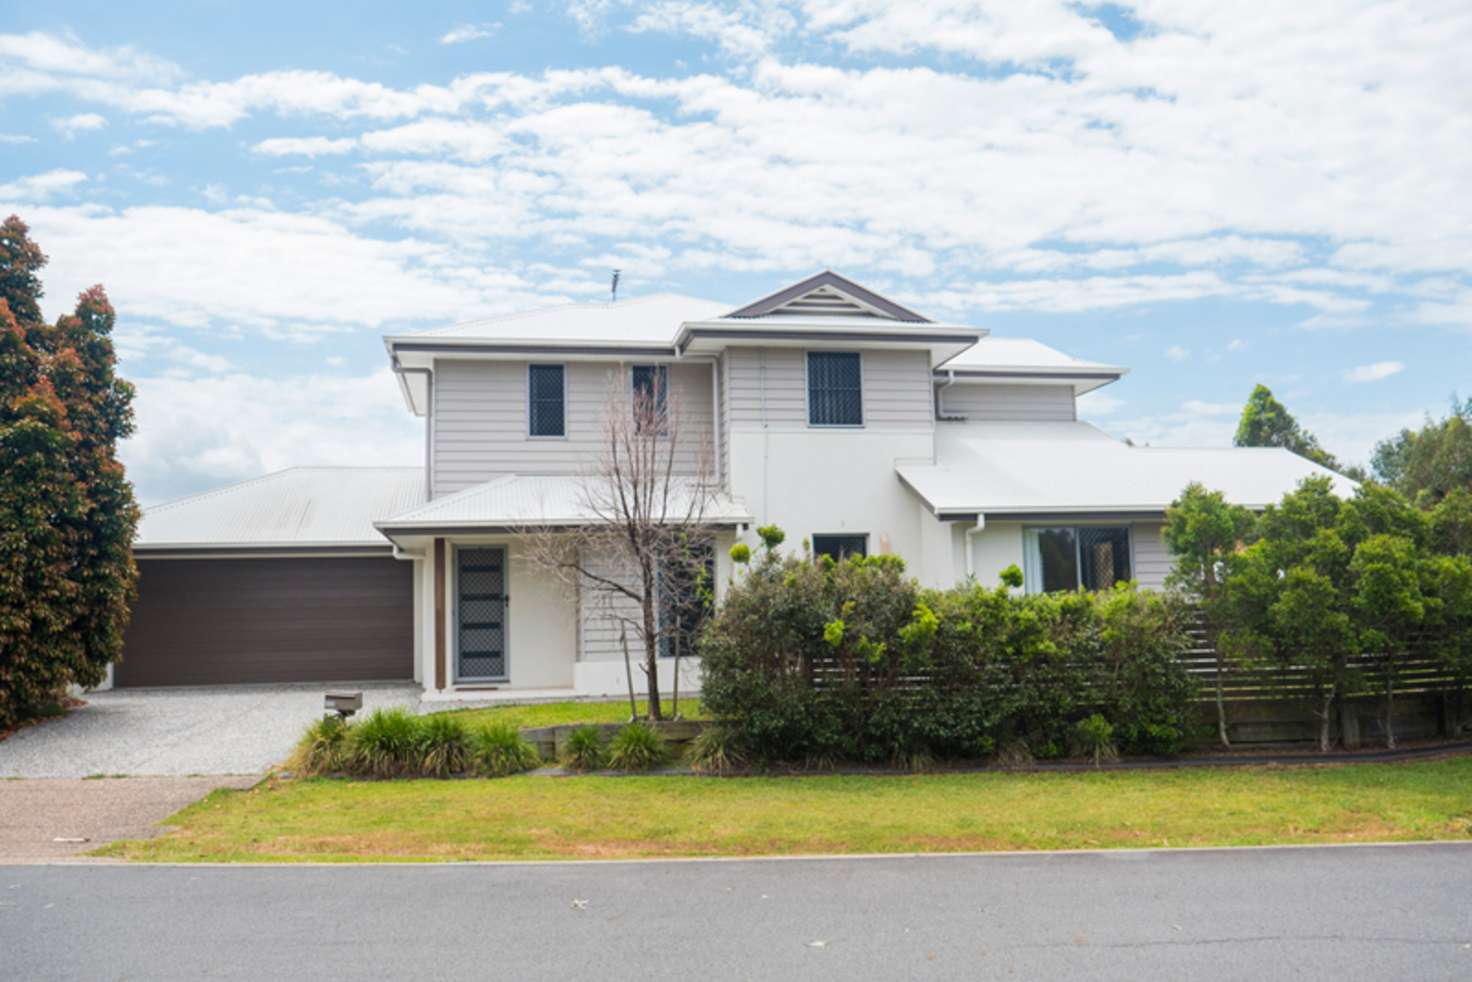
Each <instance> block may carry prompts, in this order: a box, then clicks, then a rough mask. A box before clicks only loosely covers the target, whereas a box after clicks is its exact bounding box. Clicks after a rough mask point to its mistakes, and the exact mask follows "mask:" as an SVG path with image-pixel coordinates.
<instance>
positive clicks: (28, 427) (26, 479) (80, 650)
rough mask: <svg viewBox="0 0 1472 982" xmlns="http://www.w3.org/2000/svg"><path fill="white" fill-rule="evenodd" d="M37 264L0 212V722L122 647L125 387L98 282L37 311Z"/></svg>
mask: <svg viewBox="0 0 1472 982" xmlns="http://www.w3.org/2000/svg"><path fill="white" fill-rule="evenodd" d="M45 263H46V257H45V255H44V254H43V253H42V252H41V249H40V248H39V247H38V246H37V245H36V243H34V242H32V241H31V239H30V235H29V230H28V229H27V227H26V225H25V223H24V222H22V221H21V220H20V219H19V218H17V217H15V216H11V217H10V218H8V219H6V221H5V222H4V224H3V225H0V725H7V724H10V723H13V722H15V721H16V720H17V719H20V718H23V717H24V716H26V715H28V714H29V713H31V712H33V711H34V710H35V709H36V708H37V707H38V706H39V705H41V704H43V703H45V702H47V701H49V700H52V699H54V698H55V697H56V696H57V695H58V694H59V693H60V692H61V691H62V690H63V689H65V687H66V686H67V685H69V684H77V685H82V686H88V685H96V684H97V683H98V682H100V681H102V679H103V677H104V674H105V672H106V669H107V665H108V664H109V663H110V662H112V661H114V660H115V659H116V658H117V657H118V656H119V655H120V654H121V652H122V641H123V629H124V628H125V627H126V625H127V621H128V604H129V602H130V601H131V600H132V598H133V596H134V592H135V588H136V580H137V569H136V567H135V566H134V564H133V559H132V554H131V551H130V549H131V545H132V541H133V534H134V531H135V529H136V527H137V523H138V507H137V505H136V504H135V502H134V500H133V490H132V487H131V486H130V485H129V483H128V481H127V478H126V475H125V474H124V472H123V467H122V464H121V463H119V462H118V459H117V453H116V451H117V442H118V441H119V440H120V439H122V438H124V437H126V436H127V435H128V434H129V433H131V432H132V399H133V389H132V386H130V385H129V384H128V383H127V382H125V381H123V380H122V379H119V378H118V377H117V375H116V374H115V370H114V368H115V362H116V359H115V357H114V354H113V348H112V341H111V338H110V335H111V333H112V329H113V323H114V320H115V315H114V313H113V309H112V305H111V304H109V303H108V300H107V296H106V294H105V293H104V292H103V290H102V288H101V287H93V288H91V289H90V290H87V291H85V292H84V293H82V295H81V296H80V297H79V298H78V301H77V305H76V309H75V311H74V312H73V313H71V314H68V315H66V316H64V317H62V318H61V319H60V320H58V321H57V322H56V323H55V324H47V323H45V322H44V321H43V320H42V319H41V309H40V302H39V301H40V298H41V296H42V292H41V283H40V278H39V272H40V270H41V268H42V267H43V266H44V265H45Z"/></svg>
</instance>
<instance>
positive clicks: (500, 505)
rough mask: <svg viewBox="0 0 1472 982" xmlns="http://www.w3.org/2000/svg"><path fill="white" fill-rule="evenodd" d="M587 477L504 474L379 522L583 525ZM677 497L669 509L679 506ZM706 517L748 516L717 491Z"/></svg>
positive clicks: (412, 527) (390, 525)
mask: <svg viewBox="0 0 1472 982" xmlns="http://www.w3.org/2000/svg"><path fill="white" fill-rule="evenodd" d="M584 482H585V479H584V478H581V477H574V476H566V477H531V476H518V475H516V474H508V475H505V476H503V477H498V478H495V479H494V480H490V481H486V482H485V483H483V484H477V485H475V486H473V487H469V488H466V489H465V490H463V491H457V492H455V493H454V494H448V495H445V496H443V497H440V498H436V499H434V500H433V501H431V502H429V503H428V504H424V505H421V506H419V507H413V508H409V509H407V510H405V511H403V512H401V513H399V514H396V515H393V516H392V517H389V518H385V519H383V520H382V521H379V522H378V523H377V525H378V528H380V529H382V530H383V532H384V533H385V534H388V535H393V534H396V533H401V532H402V533H409V532H414V531H420V532H428V531H433V530H436V529H452V528H453V529H462V528H473V527H477V526H484V527H487V528H497V529H503V528H528V527H536V526H549V525H550V526H560V525H582V524H587V523H588V522H589V521H591V520H592V519H593V517H594V516H593V515H591V514H590V512H589V510H588V508H587V506H586V505H585V503H584V502H585V490H584V489H585V488H586V486H587V485H586V484H585V483H584ZM683 507H684V506H683V504H682V502H681V501H679V500H676V501H675V502H673V503H672V504H671V512H672V513H673V512H678V511H680V510H682V509H683ZM705 519H706V520H707V521H709V522H710V523H711V524H714V525H734V524H737V523H743V522H750V521H751V520H752V519H751V511H750V509H748V508H747V507H746V504H745V502H743V501H741V500H739V499H737V498H733V497H731V496H729V495H726V494H720V495H718V496H717V497H716V499H715V500H714V501H712V502H710V503H709V507H707V508H706V510H705Z"/></svg>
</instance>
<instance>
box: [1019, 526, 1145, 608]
mask: <svg viewBox="0 0 1472 982" xmlns="http://www.w3.org/2000/svg"><path fill="white" fill-rule="evenodd" d="M1022 559H1023V571H1022V581H1023V587H1024V589H1026V590H1027V592H1028V593H1050V592H1052V591H1055V590H1080V589H1082V590H1107V589H1109V588H1110V587H1112V586H1114V584H1116V583H1119V582H1121V581H1123V580H1128V579H1130V578H1131V576H1132V575H1133V571H1132V570H1131V569H1130V530H1129V527H1128V526H1123V525H1120V526H1106V525H1053V526H1047V527H1040V528H1025V529H1023V530H1022Z"/></svg>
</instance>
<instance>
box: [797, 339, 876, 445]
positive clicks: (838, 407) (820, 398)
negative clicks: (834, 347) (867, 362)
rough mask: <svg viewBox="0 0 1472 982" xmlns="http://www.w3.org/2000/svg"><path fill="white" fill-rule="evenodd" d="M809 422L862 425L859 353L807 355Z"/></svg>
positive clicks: (862, 406)
mask: <svg viewBox="0 0 1472 982" xmlns="http://www.w3.org/2000/svg"><path fill="white" fill-rule="evenodd" d="M808 423H809V425H812V426H863V425H864V382H863V366H862V365H861V364H860V363H859V355H858V352H855V351H809V352H808Z"/></svg>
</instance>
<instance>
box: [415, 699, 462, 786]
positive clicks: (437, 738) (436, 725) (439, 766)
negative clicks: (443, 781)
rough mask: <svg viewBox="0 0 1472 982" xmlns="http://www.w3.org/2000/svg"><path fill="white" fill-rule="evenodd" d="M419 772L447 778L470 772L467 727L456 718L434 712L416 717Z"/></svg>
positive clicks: (428, 775) (429, 775)
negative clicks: (417, 721)
mask: <svg viewBox="0 0 1472 982" xmlns="http://www.w3.org/2000/svg"><path fill="white" fill-rule="evenodd" d="M417 749H418V755H419V772H420V773H421V774H424V775H426V776H427V777H449V776H450V775H451V774H463V773H465V772H466V771H467V770H469V769H470V758H471V742H470V728H469V727H467V726H466V725H465V722H464V721H463V720H462V719H461V718H460V717H458V716H453V715H450V714H448V713H435V714H433V715H430V716H421V717H419V745H418V748H417Z"/></svg>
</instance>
